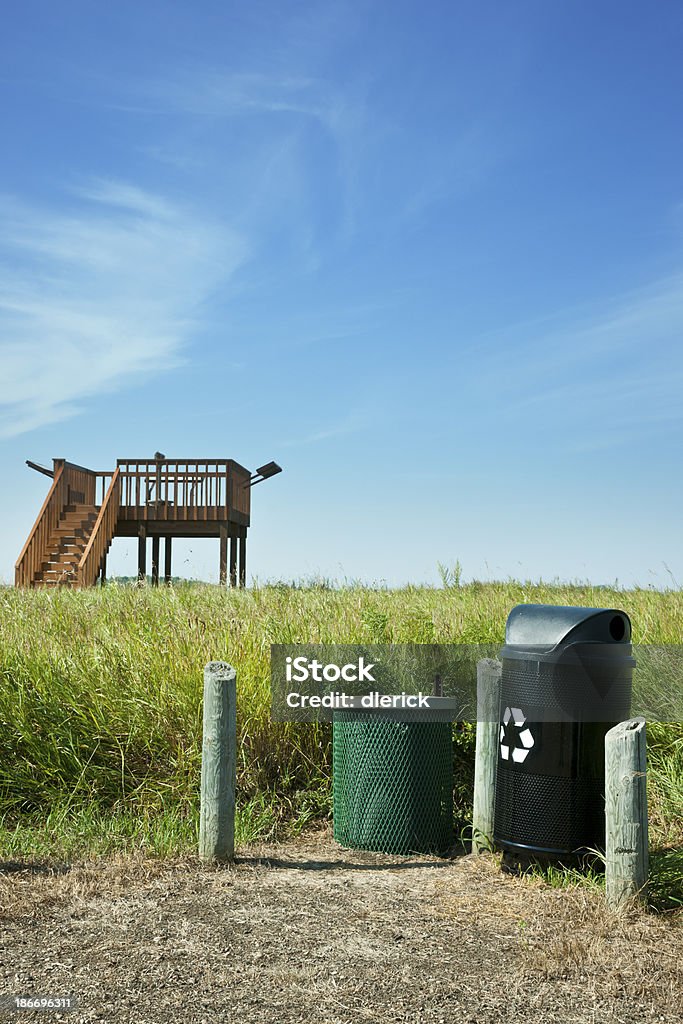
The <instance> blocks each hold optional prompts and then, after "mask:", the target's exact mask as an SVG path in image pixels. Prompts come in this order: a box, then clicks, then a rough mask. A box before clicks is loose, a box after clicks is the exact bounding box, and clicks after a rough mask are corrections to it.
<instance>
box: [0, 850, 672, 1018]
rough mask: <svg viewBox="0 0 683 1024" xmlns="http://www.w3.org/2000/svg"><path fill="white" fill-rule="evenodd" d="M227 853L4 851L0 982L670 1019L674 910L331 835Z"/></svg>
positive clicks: (503, 1014)
mask: <svg viewBox="0 0 683 1024" xmlns="http://www.w3.org/2000/svg"><path fill="white" fill-rule="evenodd" d="M239 852H240V858H239V860H238V862H237V864H235V865H234V866H232V867H230V868H222V869H216V868H208V867H205V866H201V865H200V864H198V863H197V862H192V861H182V862H160V861H143V860H119V861H112V860H108V861H102V862H99V863H97V864H83V865H74V866H72V867H70V868H69V869H67V870H65V871H64V872H63V873H57V874H47V873H44V872H41V871H35V870H34V871H31V870H26V869H25V868H24V869H20V868H19V866H17V865H8V864H0V992H2V993H4V994H9V995H31V994H45V995H47V994H53V995H64V994H68V993H70V994H72V995H74V996H77V997H78V1000H79V1006H78V1008H77V1009H76V1010H74V1011H72V1012H71V1013H69V1014H67V1015H64V1016H63V1018H60V1016H59V1014H57V1013H54V1012H52V1011H50V1012H43V1013H35V1012H33V1013H30V1012H27V1011H22V1012H12V1013H11V1017H10V1015H6V1016H5V1017H4V1019H12V1020H14V1021H17V1022H20V1021H29V1020H32V1021H35V1020H45V1021H49V1020H56V1019H64V1020H67V1021H70V1022H71V1024H79V1022H92V1021H121V1022H128V1021H131V1022H136V1024H157V1022H162V1021H163V1022H166V1021H182V1022H183V1024H195V1022H207V1024H209V1022H214V1021H221V1022H226V1024H227V1022H230V1024H232V1022H234V1024H262V1022H263V1024H295V1022H306V1024H308V1022H315V1024H351V1022H352V1021H353V1022H358V1021H360V1022H363V1021H368V1022H372V1021H377V1022H382V1024H393V1022H397V1024H398V1022H419V1024H422V1022H424V1024H440V1022H444V1024H451V1022H454V1024H455V1022H457V1024H468V1022H475V1021H476V1022H480V1021H495V1022H497V1021H505V1022H506V1024H507V1022H509V1024H526V1022H531V1021H533V1022H534V1024H553V1022H559V1024H574V1022H576V1024H594V1022H595V1024H598V1022H599V1024H612V1022H622V1021H623V1022H629V1024H638V1022H640V1021H647V1022H650V1021H662V1022H672V1024H673V1022H674V1021H675V1022H677V1024H680V1021H681V1019H682V1016H683V1009H682V1008H683V972H682V967H681V961H682V959H683V920H682V919H681V918H680V917H679V918H677V919H672V918H661V917H656V916H654V915H649V914H645V913H639V912H636V913H632V914H630V915H627V916H625V917H621V918H614V917H612V916H610V915H608V914H607V913H606V912H605V910H604V907H603V905H602V900H601V899H600V897H599V896H598V895H595V894H592V893H591V892H589V891H587V890H586V889H585V888H583V889H576V890H573V889H570V890H567V889H552V888H549V887H547V886H545V885H544V884H542V883H541V882H539V881H536V880H528V879H517V878H511V877H508V876H503V875H501V873H500V871H499V870H498V866H497V864H496V862H495V861H494V859H493V858H490V857H481V858H478V859H475V858H472V857H463V858H461V859H458V860H454V861H440V860H432V859H429V858H420V859H415V860H406V859H398V858H391V857H385V856H381V855H376V854H369V853H360V852H358V851H345V850H342V849H340V847H338V846H337V845H336V844H335V843H334V842H333V841H332V839H331V836H330V834H329V833H327V832H326V833H320V834H316V835H313V836H311V835H309V836H308V837H306V838H304V839H302V840H301V841H299V842H296V843H293V844H288V845H279V846H272V847H268V848H265V847H263V848H248V849H244V850H242V851H239Z"/></svg>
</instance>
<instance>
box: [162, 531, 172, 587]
mask: <svg viewBox="0 0 683 1024" xmlns="http://www.w3.org/2000/svg"><path fill="white" fill-rule="evenodd" d="M172 541H173V538H172V537H167V538H166V550H165V551H164V583H166V585H167V586H168V585H169V584H170V582H171V543H172Z"/></svg>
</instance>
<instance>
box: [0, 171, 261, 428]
mask: <svg viewBox="0 0 683 1024" xmlns="http://www.w3.org/2000/svg"><path fill="white" fill-rule="evenodd" d="M65 198H66V199H67V201H68V202H67V205H70V206H71V212H69V213H68V214H65V213H61V212H60V213H56V212H54V211H53V210H52V209H49V208H38V207H37V206H30V205H27V204H26V203H21V202H19V201H17V200H14V199H12V198H10V197H5V198H2V199H0V225H1V229H2V230H1V236H2V243H1V244H0V264H1V265H2V284H0V365H2V374H1V375H0V437H11V436H14V435H17V434H20V433H23V432H25V431H27V430H32V429H35V428H37V427H40V426H44V425H46V424H49V423H55V422H58V421H60V420H64V419H66V418H68V417H70V416H73V415H75V414H76V413H77V412H78V411H79V402H80V401H82V400H83V399H85V398H88V397H91V396H93V395H96V394H100V393H102V392H105V391H111V390H114V389H117V388H119V387H121V386H122V385H123V384H124V383H126V382H130V381H131V380H133V379H135V378H139V377H140V376H142V375H145V374H149V373H151V372H155V373H158V372H159V368H160V367H161V368H164V369H169V368H171V367H173V366H177V365H178V364H179V362H181V361H182V358H183V354H182V353H183V346H184V344H185V343H186V342H187V341H188V340H189V339H190V337H191V335H192V332H193V329H194V328H195V327H196V324H197V318H198V316H199V313H200V307H201V304H202V302H203V301H204V300H205V299H207V298H208V296H209V295H210V294H211V292H212V291H213V290H214V289H215V288H216V287H217V286H218V285H219V284H221V283H223V282H225V281H227V280H228V279H229V278H230V277H231V275H232V274H233V273H234V271H235V270H236V268H237V267H238V266H239V265H240V264H241V263H242V262H243V261H244V260H245V259H246V258H247V257H248V254H249V250H248V245H247V243H246V240H245V239H244V238H243V237H240V236H238V235H237V234H235V233H234V232H232V231H229V230H227V229H219V228H217V227H215V226H213V225H210V224H208V223H206V222H205V221H204V220H202V219H201V218H198V217H197V216H195V215H194V214H193V213H192V212H191V211H190V210H187V209H185V208H181V207H180V206H177V205H175V204H173V203H171V202H169V201H168V200H166V199H164V198H163V197H161V196H158V195H154V194H152V193H149V192H147V191H144V190H142V189H140V188H138V187H136V186H134V185H131V184H128V183H124V182H118V181H109V180H96V181H91V182H89V183H88V184H87V185H86V186H84V187H82V188H80V189H78V190H76V191H72V193H71V195H70V197H68V196H67V197H65Z"/></svg>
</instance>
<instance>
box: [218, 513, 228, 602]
mask: <svg viewBox="0 0 683 1024" xmlns="http://www.w3.org/2000/svg"><path fill="white" fill-rule="evenodd" d="M219 529H220V538H221V551H220V564H219V573H218V579H219V581H220V585H221V586H222V587H224V586H225V585H226V583H227V581H228V528H227V526H226V525H225V524H224V523H221V525H220V528H219Z"/></svg>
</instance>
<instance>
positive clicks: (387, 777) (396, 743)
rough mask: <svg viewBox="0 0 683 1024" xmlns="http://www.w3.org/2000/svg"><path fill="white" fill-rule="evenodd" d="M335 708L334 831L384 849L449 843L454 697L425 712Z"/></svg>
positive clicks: (360, 845)
mask: <svg viewBox="0 0 683 1024" xmlns="http://www.w3.org/2000/svg"><path fill="white" fill-rule="evenodd" d="M354 704H355V706H354V707H351V708H349V709H348V710H347V709H345V710H336V711H335V712H334V716H333V725H332V795H333V811H332V813H333V823H334V838H335V839H336V841H337V842H338V843H341V845H342V846H347V847H351V848H352V849H357V850H376V851H378V852H381V853H395V854H409V853H436V854H439V853H445V852H446V851H447V850H448V849H449V848H450V847H451V846H452V845H453V726H452V719H453V718H454V717H455V713H456V712H455V706H456V702H455V701H453V700H450V699H449V698H448V697H430V698H429V705H430V706H429V708H428V709H423V710H422V711H420V712H418V711H406V712H401V711H384V710H379V709H365V708H362V707H360V706H359V698H354Z"/></svg>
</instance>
